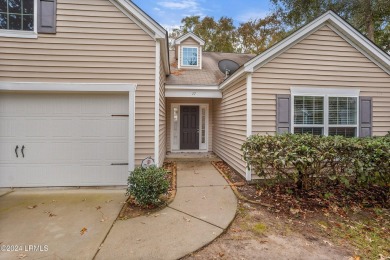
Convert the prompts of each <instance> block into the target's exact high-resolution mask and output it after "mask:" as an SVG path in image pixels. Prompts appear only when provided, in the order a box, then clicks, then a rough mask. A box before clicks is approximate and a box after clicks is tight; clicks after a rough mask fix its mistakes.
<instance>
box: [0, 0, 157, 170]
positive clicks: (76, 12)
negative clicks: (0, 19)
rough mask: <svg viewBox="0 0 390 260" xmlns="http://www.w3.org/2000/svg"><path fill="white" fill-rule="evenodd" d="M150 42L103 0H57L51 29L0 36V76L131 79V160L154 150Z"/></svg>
mask: <svg viewBox="0 0 390 260" xmlns="http://www.w3.org/2000/svg"><path fill="white" fill-rule="evenodd" d="M155 46H156V43H155V41H154V40H153V39H152V38H151V37H150V36H149V35H148V34H147V33H146V32H144V31H143V30H142V29H141V28H140V27H139V26H138V25H137V24H136V23H134V22H133V21H131V20H130V19H129V18H128V17H127V16H125V15H124V14H123V13H122V12H121V11H120V10H118V9H117V8H116V7H115V6H114V5H113V4H111V3H110V2H109V1H108V0H89V1H78V0H58V10H57V33H56V34H39V37H38V39H21V38H5V37H2V38H0V80H1V81H10V82H79V83H86V82H88V83H136V84H137V85H138V87H137V92H136V114H135V118H136V127H135V129H136V144H135V151H136V154H135V158H136V165H139V164H140V162H141V160H142V159H144V158H145V157H147V156H153V154H154V138H155V134H154V95H155V86H154V84H155Z"/></svg>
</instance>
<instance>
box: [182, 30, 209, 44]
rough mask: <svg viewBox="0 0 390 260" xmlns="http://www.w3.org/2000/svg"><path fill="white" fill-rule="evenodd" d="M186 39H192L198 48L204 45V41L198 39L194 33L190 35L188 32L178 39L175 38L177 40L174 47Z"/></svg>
mask: <svg viewBox="0 0 390 260" xmlns="http://www.w3.org/2000/svg"><path fill="white" fill-rule="evenodd" d="M188 38H192V39H194V40H195V41H196V42H198V43H199V45H200V46H204V43H205V42H204V40H202V39H201V38H199V37H198V36H197V35H196V34H194V33H192V32H189V33H186V34H184V35H182V36H180V37H179V38H177V39H176V40H175V42H174V43H175V45H177V44H180V43H182V42H183V41H185V40H187V39H188Z"/></svg>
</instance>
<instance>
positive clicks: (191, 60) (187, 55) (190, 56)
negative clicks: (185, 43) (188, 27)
mask: <svg viewBox="0 0 390 260" xmlns="http://www.w3.org/2000/svg"><path fill="white" fill-rule="evenodd" d="M182 66H198V48H196V47H183V58H182Z"/></svg>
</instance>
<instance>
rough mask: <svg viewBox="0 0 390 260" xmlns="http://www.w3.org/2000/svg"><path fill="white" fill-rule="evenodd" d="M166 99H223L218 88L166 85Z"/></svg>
mask: <svg viewBox="0 0 390 260" xmlns="http://www.w3.org/2000/svg"><path fill="white" fill-rule="evenodd" d="M165 97H181V98H222V93H221V91H220V90H219V89H218V86H196V85H166V86H165Z"/></svg>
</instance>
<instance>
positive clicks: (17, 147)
mask: <svg viewBox="0 0 390 260" xmlns="http://www.w3.org/2000/svg"><path fill="white" fill-rule="evenodd" d="M18 149H19V146H18V145H17V146H16V147H15V154H16V158H18V157H19V156H18Z"/></svg>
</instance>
